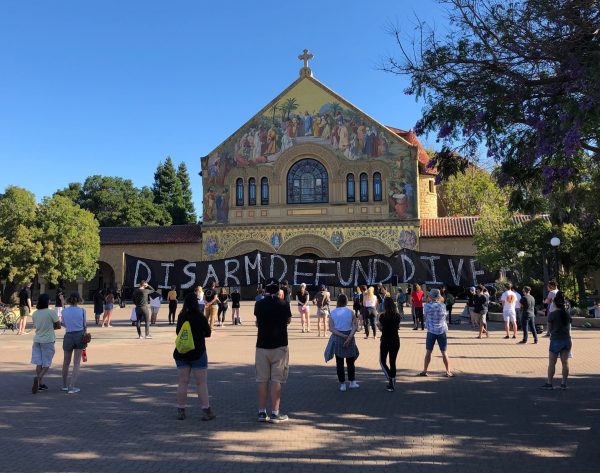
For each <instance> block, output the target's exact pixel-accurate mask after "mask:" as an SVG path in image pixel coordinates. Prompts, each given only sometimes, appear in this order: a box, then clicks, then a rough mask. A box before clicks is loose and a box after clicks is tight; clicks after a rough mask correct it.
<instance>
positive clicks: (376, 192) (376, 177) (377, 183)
mask: <svg viewBox="0 0 600 473" xmlns="http://www.w3.org/2000/svg"><path fill="white" fill-rule="evenodd" d="M382 194H383V191H382V188H381V174H380V173H378V172H376V173H375V174H373V200H374V201H376V202H380V201H381V199H382V197H383V196H382Z"/></svg>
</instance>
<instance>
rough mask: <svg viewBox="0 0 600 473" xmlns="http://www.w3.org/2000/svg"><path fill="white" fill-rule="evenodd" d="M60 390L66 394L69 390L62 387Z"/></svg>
mask: <svg viewBox="0 0 600 473" xmlns="http://www.w3.org/2000/svg"><path fill="white" fill-rule="evenodd" d="M60 390H61V391H63V392H67V391H68V390H69V388H65V387H62V388H60Z"/></svg>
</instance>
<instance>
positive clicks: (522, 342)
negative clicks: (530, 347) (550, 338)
mask: <svg viewBox="0 0 600 473" xmlns="http://www.w3.org/2000/svg"><path fill="white" fill-rule="evenodd" d="M525 343H527V342H526V341H525V340H521V341H520V342H517V344H519V345H522V344H525Z"/></svg>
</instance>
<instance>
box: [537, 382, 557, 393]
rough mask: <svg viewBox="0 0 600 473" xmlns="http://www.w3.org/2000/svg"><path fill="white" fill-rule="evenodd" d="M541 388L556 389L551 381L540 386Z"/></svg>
mask: <svg viewBox="0 0 600 473" xmlns="http://www.w3.org/2000/svg"><path fill="white" fill-rule="evenodd" d="M540 389H546V390H548V391H551V390H553V389H554V386H552V385H551V384H550V383H546V384H544V385H543V386H540Z"/></svg>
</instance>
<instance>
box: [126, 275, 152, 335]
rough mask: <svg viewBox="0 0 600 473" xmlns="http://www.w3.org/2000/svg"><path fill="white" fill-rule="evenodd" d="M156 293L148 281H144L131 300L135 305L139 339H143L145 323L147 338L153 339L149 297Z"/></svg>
mask: <svg viewBox="0 0 600 473" xmlns="http://www.w3.org/2000/svg"><path fill="white" fill-rule="evenodd" d="M153 292H154V288H153V287H152V286H150V285H149V284H148V283H147V282H146V281H144V280H142V281H141V282H140V285H139V287H136V288H135V290H134V291H133V294H132V296H131V299H132V301H133V304H134V305H135V316H136V321H135V327H136V329H137V334H138V338H142V329H141V324H142V322H144V334H145V338H152V336H151V335H150V327H149V322H150V311H149V310H148V296H149V295H150V294H151V293H153Z"/></svg>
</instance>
